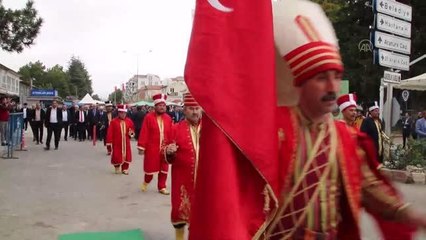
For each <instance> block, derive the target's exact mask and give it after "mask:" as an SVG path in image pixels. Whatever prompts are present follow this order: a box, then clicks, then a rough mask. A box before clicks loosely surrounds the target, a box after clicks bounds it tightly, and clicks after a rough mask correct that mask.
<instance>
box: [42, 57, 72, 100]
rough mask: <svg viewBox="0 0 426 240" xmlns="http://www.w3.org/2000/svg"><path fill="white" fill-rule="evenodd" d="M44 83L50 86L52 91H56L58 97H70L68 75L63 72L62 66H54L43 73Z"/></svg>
mask: <svg viewBox="0 0 426 240" xmlns="http://www.w3.org/2000/svg"><path fill="white" fill-rule="evenodd" d="M44 81H45V82H46V84H50V85H51V87H52V88H53V89H56V90H58V95H59V96H60V97H62V98H66V97H67V96H69V95H70V89H69V81H68V75H67V74H66V73H65V72H64V70H63V67H62V66H60V65H55V66H54V67H52V68H50V69H48V70H47V72H46V73H45V76H44ZM46 87H47V86H46Z"/></svg>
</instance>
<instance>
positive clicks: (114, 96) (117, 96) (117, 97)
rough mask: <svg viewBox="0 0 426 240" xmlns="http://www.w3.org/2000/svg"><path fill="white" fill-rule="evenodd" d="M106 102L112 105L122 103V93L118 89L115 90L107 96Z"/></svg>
mask: <svg viewBox="0 0 426 240" xmlns="http://www.w3.org/2000/svg"><path fill="white" fill-rule="evenodd" d="M108 100H109V101H111V102H114V103H122V102H124V95H123V91H121V90H120V89H117V90H115V91H114V92H112V93H111V94H110V95H109V96H108Z"/></svg>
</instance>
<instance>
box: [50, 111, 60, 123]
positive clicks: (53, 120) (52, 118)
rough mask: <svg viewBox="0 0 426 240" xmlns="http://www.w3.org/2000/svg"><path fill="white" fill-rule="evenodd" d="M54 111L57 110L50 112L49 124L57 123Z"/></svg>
mask: <svg viewBox="0 0 426 240" xmlns="http://www.w3.org/2000/svg"><path fill="white" fill-rule="evenodd" d="M56 110H57V108H52V109H51V110H50V123H58V119H57V115H56V114H57V113H56Z"/></svg>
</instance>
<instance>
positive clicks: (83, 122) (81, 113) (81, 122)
mask: <svg viewBox="0 0 426 240" xmlns="http://www.w3.org/2000/svg"><path fill="white" fill-rule="evenodd" d="M75 121H76V122H77V133H76V135H75V136H74V139H76V140H77V136H78V140H79V141H80V142H81V141H85V140H86V129H87V122H88V120H87V113H86V111H85V110H84V106H80V110H78V111H77V113H76V114H75Z"/></svg>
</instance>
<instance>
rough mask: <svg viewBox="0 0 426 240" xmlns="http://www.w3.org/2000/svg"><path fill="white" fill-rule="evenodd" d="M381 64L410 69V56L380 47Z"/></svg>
mask: <svg viewBox="0 0 426 240" xmlns="http://www.w3.org/2000/svg"><path fill="white" fill-rule="evenodd" d="M377 57H378V58H379V65H380V66H383V67H388V68H395V69H400V70H404V71H408V70H410V57H409V56H406V55H402V54H397V53H393V52H389V51H386V50H383V49H378V54H377Z"/></svg>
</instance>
